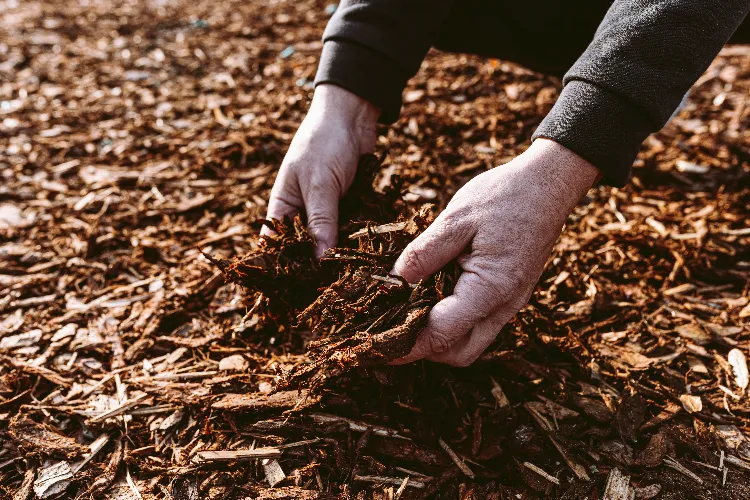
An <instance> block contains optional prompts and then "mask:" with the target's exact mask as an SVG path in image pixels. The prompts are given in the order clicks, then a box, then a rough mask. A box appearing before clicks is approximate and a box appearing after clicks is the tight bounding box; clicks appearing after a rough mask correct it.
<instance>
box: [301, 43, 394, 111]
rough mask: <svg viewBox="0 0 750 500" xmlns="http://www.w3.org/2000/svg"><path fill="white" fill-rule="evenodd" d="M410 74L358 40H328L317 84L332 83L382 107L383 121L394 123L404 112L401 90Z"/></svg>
mask: <svg viewBox="0 0 750 500" xmlns="http://www.w3.org/2000/svg"><path fill="white" fill-rule="evenodd" d="M407 79H408V75H406V73H405V72H404V71H402V70H401V69H400V68H399V66H398V64H397V63H396V62H395V61H393V60H392V59H390V58H389V57H388V56H385V55H383V54H382V53H380V52H378V51H376V50H373V49H371V48H369V47H366V46H364V45H360V44H358V43H354V42H349V41H344V40H327V41H326V42H325V43H324V44H323V53H322V54H321V56H320V64H319V65H318V72H317V74H316V75H315V85H316V86H317V85H320V84H321V83H331V84H333V85H338V86H339V87H343V88H345V89H346V90H348V91H349V92H352V93H353V94H356V95H358V96H359V97H361V98H363V99H365V100H367V101H369V102H371V103H372V104H374V105H375V106H377V107H378V108H380V110H381V114H380V119H379V121H380V123H385V124H389V123H393V122H395V121H396V120H397V119H398V115H399V114H400V112H401V92H402V91H403V90H404V87H405V86H406V80H407Z"/></svg>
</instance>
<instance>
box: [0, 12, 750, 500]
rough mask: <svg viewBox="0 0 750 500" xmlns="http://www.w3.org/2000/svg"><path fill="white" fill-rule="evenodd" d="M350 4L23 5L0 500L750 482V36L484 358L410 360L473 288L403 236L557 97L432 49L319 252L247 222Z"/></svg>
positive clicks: (260, 209) (260, 212)
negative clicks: (401, 273)
mask: <svg viewBox="0 0 750 500" xmlns="http://www.w3.org/2000/svg"><path fill="white" fill-rule="evenodd" d="M331 11H332V6H331V5H329V4H327V3H325V2H316V1H307V0H303V1H299V2H284V3H277V2H254V1H247V0H242V1H240V0H237V1H226V2H210V3H200V2H186V1H184V0H160V1H152V2H143V1H139V0H132V1H116V0H101V1H96V2H78V1H75V2H74V1H71V0H62V1H56V2H35V1H28V2H14V1H12V0H6V1H5V3H4V6H3V8H2V9H0V173H1V174H2V183H0V238H1V239H0V290H1V291H0V498H2V499H5V498H7V499H11V498H12V499H14V500H22V499H29V498H54V497H57V498H97V499H99V498H107V499H115V498H116V499H131V498H132V499H137V498H144V499H150V498H154V499H156V498H159V499H180V500H182V499H198V498H207V499H225V498H226V499H233V498H241V499H244V498H253V499H335V498H342V499H343V498H352V499H369V498H373V499H397V498H401V499H418V498H439V499H456V498H461V499H485V498H488V499H489V498H493V499H511V498H513V499H515V498H560V499H577V498H588V499H598V498H612V499H615V498H634V497H635V498H640V499H646V498H663V499H689V498H700V499H704V498H705V499H717V498H726V499H745V498H748V497H750V441H749V440H748V438H747V433H748V431H750V429H748V427H749V426H750V404H749V403H748V395H747V385H748V371H747V363H746V360H745V356H746V355H747V353H748V349H749V348H750V327H749V325H750V321H749V318H750V280H749V279H748V277H749V276H750V208H749V207H750V182H749V181H750V146H749V144H750V131H748V125H750V101H748V96H750V47H745V46H735V47H730V48H727V49H725V50H724V51H723V52H722V55H721V56H720V57H719V58H718V59H717V60H716V61H715V62H714V64H713V65H712V66H711V68H710V69H709V70H708V71H707V72H706V73H705V75H704V76H703V77H701V79H700V80H699V81H698V83H697V84H696V85H695V87H694V89H693V90H692V92H691V94H690V98H689V100H688V102H687V103H686V105H685V106H684V108H683V109H682V110H681V111H680V112H679V114H678V115H677V116H676V118H675V119H673V120H672V122H671V123H670V124H669V125H668V126H667V127H666V128H665V129H664V130H662V131H661V132H659V133H658V134H655V135H654V136H652V137H650V138H649V139H648V140H647V141H646V143H645V144H644V146H643V148H642V151H641V154H640V155H639V158H638V160H637V162H636V166H635V170H634V178H633V181H632V182H631V184H630V185H629V186H628V187H626V188H624V189H613V188H605V187H599V188H596V189H594V190H592V191H591V192H590V193H589V197H588V198H587V199H586V200H585V201H584V203H582V204H581V205H580V206H579V207H578V208H577V209H576V211H575V213H574V214H573V215H571V217H570V219H569V221H568V224H567V226H566V229H565V231H564V233H563V235H562V236H561V238H560V239H559V241H558V242H557V245H556V247H555V250H554V252H553V255H552V257H551V259H550V262H549V263H548V266H547V268H546V271H545V273H544V275H543V277H542V279H541V280H540V282H539V285H538V287H537V290H536V292H535V294H534V296H533V297H532V299H531V302H530V304H529V305H528V306H526V307H525V308H524V309H523V310H522V311H521V312H520V313H519V314H518V315H517V316H516V318H514V319H513V321H511V322H510V323H509V324H508V325H507V326H506V327H505V328H504V329H503V331H502V332H501V333H500V335H499V336H498V339H497V341H496V342H495V343H494V344H493V346H491V348H490V349H489V350H488V351H487V352H486V353H485V354H484V355H483V356H482V357H481V358H480V360H479V361H477V363H475V364H474V365H473V366H471V367H469V368H462V369H458V368H451V367H448V366H443V365H436V364H433V363H423V362H419V363H414V364H411V365H407V366H398V367H392V366H388V365H387V364H386V363H387V361H389V360H391V359H393V358H395V357H398V356H400V355H401V354H402V353H403V352H405V351H407V350H408V347H409V345H410V343H411V342H413V339H414V336H415V335H416V333H417V332H418V331H419V328H420V326H421V324H422V322H423V320H424V317H425V314H426V312H427V311H428V310H429V308H430V307H431V306H432V305H433V304H434V303H435V302H436V301H437V300H438V299H439V297H440V296H441V294H444V293H449V290H450V284H451V280H452V279H453V278H454V277H455V272H454V271H451V270H446V272H445V273H442V274H441V275H439V276H435V277H434V278H433V279H431V280H428V281H429V282H425V283H423V284H422V285H420V286H418V287H416V288H415V287H412V286H410V285H408V284H406V283H402V282H400V281H399V280H398V279H395V278H392V277H390V276H388V270H389V269H390V265H392V263H393V260H394V259H395V256H397V254H398V250H399V249H400V248H403V245H405V244H406V242H408V240H409V239H410V238H413V237H414V235H415V234H417V233H418V232H419V231H421V230H423V229H424V227H425V226H426V224H428V223H429V220H430V218H431V217H433V216H434V214H436V213H438V212H439V211H440V209H441V208H442V207H444V206H445V204H446V203H447V201H448V200H449V199H450V197H451V195H452V194H453V193H454V192H455V191H456V190H457V189H458V188H459V187H460V186H461V185H462V184H463V183H465V182H466V181H467V180H468V179H470V178H471V177H472V176H474V175H476V174H477V173H480V172H483V171H485V170H487V169H489V168H492V167H494V166H496V165H501V164H502V163H504V162H507V161H509V160H510V159H512V158H513V157H514V156H515V155H517V154H518V153H520V152H521V151H522V150H523V149H524V148H525V147H527V145H528V141H529V138H530V136H531V134H532V132H533V130H534V128H535V127H536V126H537V124H538V123H539V121H540V120H541V119H542V117H543V116H544V115H545V113H546V112H547V111H548V110H549V109H550V107H551V106H552V104H553V103H554V100H555V98H556V96H557V94H558V92H559V88H560V87H559V82H558V81H555V80H554V79H552V78H548V77H544V76H541V75H538V74H535V73H531V72H529V71H526V70H524V69H522V68H519V67H517V66H514V65H512V64H509V63H505V62H501V61H495V60H487V59H482V58H478V57H473V56H464V55H452V54H444V53H438V52H432V53H430V55H429V56H428V59H427V61H426V63H425V65H424V67H423V69H422V70H421V71H420V73H419V74H418V75H417V76H416V77H415V78H414V79H413V80H412V81H411V83H410V86H409V87H408V89H407V90H406V92H405V94H404V97H405V102H406V104H405V107H404V112H403V115H402V118H401V119H400V120H399V122H397V123H396V124H395V125H394V126H392V127H390V128H388V129H385V128H384V129H382V130H381V132H380V133H381V137H380V139H379V142H378V151H377V153H378V155H379V156H380V157H381V159H382V164H380V163H378V162H374V161H371V160H366V161H369V162H370V163H368V164H367V165H368V166H367V167H366V168H363V169H362V170H363V171H366V172H368V175H366V176H364V177H362V179H364V180H361V181H359V184H357V185H356V186H355V188H354V191H355V193H356V195H355V196H351V197H350V198H349V199H348V200H345V201H344V206H345V208H344V209H343V213H345V214H346V217H344V218H343V219H342V229H341V238H340V246H339V249H338V250H336V251H333V252H331V253H330V254H329V255H328V258H327V259H325V260H324V261H323V262H322V263H320V264H318V263H317V262H315V261H314V260H311V259H310V258H309V256H310V252H311V249H312V245H311V242H310V240H309V238H308V237H307V236H306V233H305V231H304V228H303V225H302V224H301V223H300V222H299V221H298V222H296V223H295V222H294V221H277V222H276V224H277V225H276V226H275V229H277V235H276V236H275V237H269V238H266V240H265V241H263V242H261V239H260V238H259V236H258V231H259V224H258V221H259V220H260V219H261V218H262V217H263V216H264V214H265V203H266V202H265V200H266V199H267V197H268V193H269V190H270V188H271V186H272V183H273V178H274V173H275V171H276V169H277V168H278V165H279V164H280V163H281V160H282V158H283V155H284V151H285V149H286V147H287V145H288V143H289V141H290V140H291V138H292V136H293V134H294V131H295V129H296V127H297V126H298V124H299V122H300V121H301V119H302V117H303V116H304V112H305V109H306V106H307V103H308V102H309V98H310V96H311V93H312V86H311V80H312V79H313V76H314V71H315V67H316V63H317V56H318V54H319V51H320V48H321V44H320V35H321V33H322V30H323V27H324V26H325V23H326V21H327V19H328V18H329V16H330V13H331ZM499 168H502V166H501V167H499ZM373 180H374V182H373ZM415 214H416V215H415ZM384 225H385V226H384ZM352 235H353V237H351V238H350V236H352ZM282 240H283V241H282ZM289 249H291V250H289ZM269 255H273V256H275V257H278V256H279V255H281V256H283V258H278V259H277V258H274V259H270V258H267V257H268V256H269ZM212 261H213V262H212ZM219 263H221V265H220V266H217V265H216V264H219ZM279 263H281V264H283V265H281V266H279ZM243 266H244V267H243ZM220 268H221V269H220ZM222 269H223V270H224V272H226V276H227V277H228V278H229V279H226V278H225V273H224V272H222ZM233 273H234V274H233ZM248 273H250V274H248ZM252 273H256V274H254V275H253V274H252ZM243 276H253V279H252V280H250V281H249V282H243ZM238 282H239V283H238ZM246 285H250V286H249V287H248V286H246ZM618 495H619V496H618Z"/></svg>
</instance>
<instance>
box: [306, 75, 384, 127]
mask: <svg viewBox="0 0 750 500" xmlns="http://www.w3.org/2000/svg"><path fill="white" fill-rule="evenodd" d="M312 107H319V108H322V111H323V115H324V116H336V117H338V118H341V119H343V120H345V121H346V122H348V124H350V125H353V126H355V127H366V128H372V129H374V128H375V125H376V124H377V123H378V118H380V109H378V108H377V107H376V106H375V105H374V104H372V103H371V102H370V101H368V100H366V99H363V98H362V97H359V96H358V95H357V94H355V93H353V92H350V91H348V90H346V89H345V88H343V87H339V86H338V85H333V84H330V83H324V84H320V85H318V86H317V87H315V94H313V100H312V104H311V109H312Z"/></svg>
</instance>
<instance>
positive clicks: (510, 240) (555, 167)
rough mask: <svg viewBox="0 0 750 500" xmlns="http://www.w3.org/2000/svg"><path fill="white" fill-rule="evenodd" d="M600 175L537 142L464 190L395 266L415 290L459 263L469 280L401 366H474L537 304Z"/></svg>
mask: <svg viewBox="0 0 750 500" xmlns="http://www.w3.org/2000/svg"><path fill="white" fill-rule="evenodd" d="M598 177H599V170H598V169H597V168H596V167H594V166H593V165H591V164H590V163H589V162H587V161H586V160H584V159H583V158H581V157H580V156H578V155H576V154H575V153H573V152H572V151H570V150H569V149H567V148H565V147H564V146H561V145H560V144H558V143H556V142H553V141H550V140H547V139H537V140H536V141H535V142H534V143H533V144H532V145H531V147H530V148H529V149H528V150H527V151H526V152H524V153H523V154H521V155H520V156H518V157H517V158H515V159H514V160H512V161H511V162H509V163H507V164H505V165H503V166H501V167H498V168H495V169H492V170H490V171H488V172H485V173H483V174H481V175H478V176H477V177H475V178H474V179H472V180H471V181H469V182H468V183H467V184H466V185H465V186H464V187H462V188H461V189H459V190H458V192H456V194H455V196H454V197H453V199H452V200H451V201H450V203H448V206H447V207H446V208H445V210H444V211H443V212H442V213H441V214H440V215H439V216H438V217H437V219H435V221H434V222H433V223H432V224H431V225H430V227H429V228H427V230H426V231H425V232H424V233H422V234H421V235H420V236H419V237H417V238H416V239H415V240H414V241H412V242H411V243H410V244H409V246H407V247H406V249H405V250H404V252H403V253H402V254H401V256H400V257H399V258H398V260H397V262H396V265H395V266H394V273H395V274H398V275H400V276H402V277H404V278H405V279H406V280H407V281H409V282H411V283H416V282H418V281H419V280H421V279H424V278H426V277H427V276H429V275H430V274H432V273H434V272H437V271H438V270H440V269H441V268H442V267H443V266H445V265H446V264H447V263H448V262H450V261H451V259H454V258H456V257H459V256H460V257H459V259H458V263H459V265H460V266H461V268H462V270H463V273H462V274H461V276H460V278H459V279H458V282H457V283H456V286H455V289H454V291H453V295H451V296H449V297H446V298H445V299H443V300H442V301H440V302H439V303H438V304H436V305H435V307H434V308H433V309H432V311H431V312H430V315H429V318H428V321H427V326H426V327H425V329H424V331H423V332H422V333H421V334H420V336H419V337H418V338H417V342H416V344H415V345H414V348H413V349H412V351H411V352H410V353H409V354H408V355H406V356H405V357H403V358H401V359H398V360H396V361H394V362H393V364H404V363H409V362H411V361H416V360H418V359H423V358H426V359H429V360H431V361H437V362H441V363H447V364H449V365H453V366H468V365H470V364H471V363H472V362H474V361H475V360H476V359H477V358H478V357H479V356H480V355H481V354H482V353H483V352H484V350H485V349H486V348H487V347H488V346H489V345H490V344H491V343H492V342H493V341H494V340H495V337H496V336H497V334H498V333H499V332H500V329H501V328H502V326H503V325H504V324H505V323H507V322H508V321H509V320H510V319H511V318H512V317H513V316H514V315H515V314H516V313H517V312H518V311H519V310H520V309H521V308H522V307H523V306H524V305H525V304H526V302H527V301H528V300H529V297H530V296H531V293H532V292H533V290H534V287H535V286H536V283H537V281H538V280H539V277H540V276H541V274H542V271H543V270H544V265H545V264H546V262H547V259H548V258H549V255H550V253H551V252H552V248H553V247H554V244H555V241H556V240H557V238H558V236H559V235H560V232H561V231H562V228H563V225H564V224H565V220H566V219H567V217H568V215H569V214H570V213H571V212H572V211H573V209H574V208H575V206H576V205H577V204H578V202H579V201H580V200H581V198H583V196H584V195H585V194H586V192H587V191H588V189H589V188H590V187H591V186H592V185H593V184H594V182H595V181H596V180H597V178H598Z"/></svg>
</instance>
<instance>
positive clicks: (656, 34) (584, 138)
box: [534, 0, 750, 185]
mask: <svg viewBox="0 0 750 500" xmlns="http://www.w3.org/2000/svg"><path fill="white" fill-rule="evenodd" d="M749 10H750V2H748V1H747V0H682V1H677V0H660V1H654V0H616V1H615V2H614V4H613V5H612V7H611V8H610V10H609V12H608V13H607V15H606V17H605V18H604V20H603V21H602V24H601V26H600V27H599V29H598V30H597V32H596V35H595V37H594V40H593V41H592V42H591V44H590V45H589V47H588V49H587V50H586V52H585V53H584V54H583V55H582V56H581V58H580V59H579V60H578V61H577V62H576V63H575V64H574V65H573V67H572V68H571V69H570V70H569V71H568V73H567V74H566V76H565V79H564V83H565V88H564V89H563V92H562V94H561V96H560V98H559V99H558V102H557V103H556V104H555V106H554V108H553V109H552V111H551V112H550V114H549V115H548V116H547V117H546V118H545V120H544V121H543V122H542V124H541V125H540V127H539V129H538V130H537V132H536V133H535V135H534V137H535V138H537V137H546V138H550V139H553V140H555V141H556V142H559V143H560V144H562V145H564V146H566V147H567V148H569V149H571V150H573V151H575V152H576V153H577V154H579V155H580V156H582V157H583V158H585V159H586V160H588V161H589V162H591V163H592V164H594V165H596V166H597V167H598V168H599V169H600V170H601V171H602V172H603V173H604V175H605V181H607V182H609V183H611V184H615V185H622V184H624V183H625V182H626V181H627V179H628V176H629V172H630V167H631V165H632V163H633V160H634V159H635V156H636V154H637V152H638V149H639V147H640V144H641V143H642V142H643V140H644V139H645V138H646V136H648V134H650V133H652V132H655V131H657V130H659V129H660V128H661V127H662V126H663V125H664V124H665V123H666V121H667V120H668V119H669V117H670V116H671V114H672V112H673V111H674V109H675V108H676V107H677V106H678V105H679V103H680V100H681V99H682V97H683V95H684V94H685V93H686V92H687V91H688V90H689V89H690V86H691V85H692V84H693V83H694V82H695V80H697V79H698V77H699V76H700V75H701V73H702V72H703V71H705V69H706V68H707V67H708V65H709V64H710V63H711V61H712V60H713V58H714V57H715V56H716V54H717V53H718V52H719V50H721V47H722V46H723V45H724V43H726V41H727V40H728V39H729V38H730V36H731V35H732V33H733V32H734V31H735V29H736V28H737V26H739V24H740V23H741V22H742V20H743V19H744V17H745V16H746V15H747V13H748V11H749Z"/></svg>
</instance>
